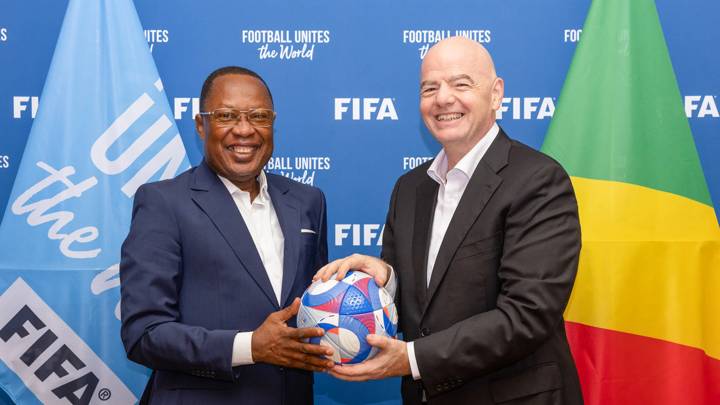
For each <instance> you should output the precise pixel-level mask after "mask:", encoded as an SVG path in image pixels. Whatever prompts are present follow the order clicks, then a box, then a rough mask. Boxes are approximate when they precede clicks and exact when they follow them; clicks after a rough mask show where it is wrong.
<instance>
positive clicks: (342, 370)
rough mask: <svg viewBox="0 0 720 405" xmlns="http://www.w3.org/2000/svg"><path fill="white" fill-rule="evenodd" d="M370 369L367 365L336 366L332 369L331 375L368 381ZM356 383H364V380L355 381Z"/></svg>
mask: <svg viewBox="0 0 720 405" xmlns="http://www.w3.org/2000/svg"><path fill="white" fill-rule="evenodd" d="M368 371H369V370H368V367H367V363H360V364H353V365H347V364H343V365H335V366H334V367H333V368H331V369H330V372H331V373H335V374H337V375H339V376H343V377H345V378H358V377H362V378H364V379H368V378H369V377H368ZM354 381H363V380H354Z"/></svg>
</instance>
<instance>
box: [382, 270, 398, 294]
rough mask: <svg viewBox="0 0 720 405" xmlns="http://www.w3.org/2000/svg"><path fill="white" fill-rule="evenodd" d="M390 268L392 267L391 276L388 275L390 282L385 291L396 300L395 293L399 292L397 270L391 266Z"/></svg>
mask: <svg viewBox="0 0 720 405" xmlns="http://www.w3.org/2000/svg"><path fill="white" fill-rule="evenodd" d="M388 267H390V274H388V281H387V283H385V290H386V291H387V292H388V293H389V294H390V296H391V297H392V298H393V299H395V293H396V292H397V277H396V276H395V270H393V267H392V266H391V265H389V264H388Z"/></svg>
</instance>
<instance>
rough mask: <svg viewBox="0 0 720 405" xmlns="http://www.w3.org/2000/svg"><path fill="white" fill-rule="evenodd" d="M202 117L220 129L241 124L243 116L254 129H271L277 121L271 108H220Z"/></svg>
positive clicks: (204, 113)
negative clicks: (243, 109) (208, 119)
mask: <svg viewBox="0 0 720 405" xmlns="http://www.w3.org/2000/svg"><path fill="white" fill-rule="evenodd" d="M200 115H205V116H208V117H210V119H211V120H213V122H215V124H216V125H217V126H219V127H232V126H235V125H239V124H240V120H241V119H242V117H243V115H244V116H245V118H246V119H247V121H248V123H250V125H252V126H254V127H269V126H271V125H272V123H273V121H275V115H276V114H275V111H273V110H271V109H269V108H251V109H249V110H245V111H242V110H236V109H234V108H218V109H217V110H214V111H206V112H201V113H200Z"/></svg>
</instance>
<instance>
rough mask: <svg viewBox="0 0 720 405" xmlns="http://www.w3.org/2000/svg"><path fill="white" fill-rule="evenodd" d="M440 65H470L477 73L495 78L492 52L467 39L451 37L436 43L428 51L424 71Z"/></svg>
mask: <svg viewBox="0 0 720 405" xmlns="http://www.w3.org/2000/svg"><path fill="white" fill-rule="evenodd" d="M438 64H444V65H451V64H463V65H466V64H469V65H472V66H475V68H476V73H477V74H480V75H483V76H487V77H491V78H493V79H494V78H495V76H496V73H495V63H494V62H493V60H492V56H490V52H488V51H487V49H485V47H484V46H482V45H481V44H480V43H479V42H477V41H473V40H471V39H468V38H465V37H450V38H446V39H443V40H442V41H440V42H438V43H436V44H435V45H433V46H432V48H430V50H428V53H427V54H426V55H425V58H424V59H423V63H422V70H425V69H426V68H433V67H434V66H436V65H438Z"/></svg>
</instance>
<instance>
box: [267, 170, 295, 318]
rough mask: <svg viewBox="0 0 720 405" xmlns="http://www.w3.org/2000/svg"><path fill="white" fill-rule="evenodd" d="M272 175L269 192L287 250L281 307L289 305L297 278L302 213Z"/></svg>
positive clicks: (284, 186) (285, 188)
mask: <svg viewBox="0 0 720 405" xmlns="http://www.w3.org/2000/svg"><path fill="white" fill-rule="evenodd" d="M275 180H276V179H275V178H274V177H273V176H272V175H268V176H267V182H268V192H269V193H270V199H271V200H272V204H273V208H274V209H275V214H276V215H277V217H278V222H280V228H281V229H282V233H283V238H284V239H285V249H284V251H283V278H282V291H281V293H280V304H281V306H285V305H287V300H288V297H289V295H290V290H292V286H293V283H294V282H295V277H296V276H297V270H298V260H299V254H300V248H299V246H298V245H299V244H300V239H299V238H300V211H299V210H298V207H297V206H296V204H297V201H296V200H295V199H294V198H292V194H291V193H289V190H288V188H287V186H286V185H284V184H282V183H281V182H278V181H275Z"/></svg>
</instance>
